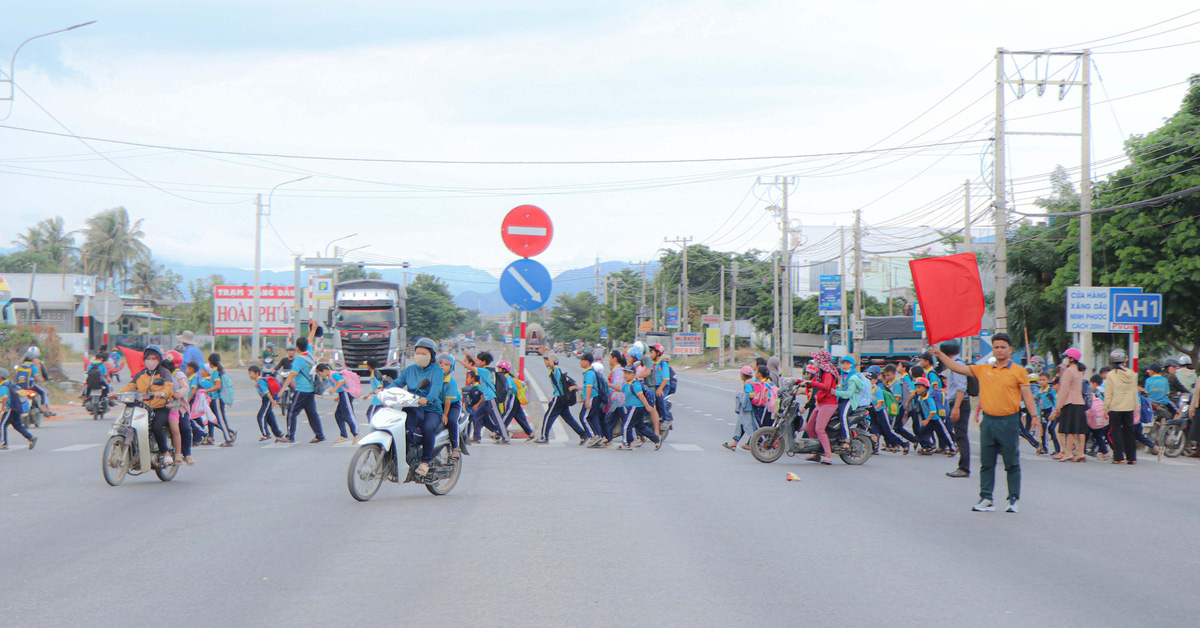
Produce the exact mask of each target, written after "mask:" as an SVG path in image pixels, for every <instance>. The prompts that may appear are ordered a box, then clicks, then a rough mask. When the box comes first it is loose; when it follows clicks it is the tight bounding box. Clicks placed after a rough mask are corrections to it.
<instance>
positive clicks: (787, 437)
mask: <svg viewBox="0 0 1200 628" xmlns="http://www.w3.org/2000/svg"><path fill="white" fill-rule="evenodd" d="M846 420H847V422H848V423H849V426H850V430H849V431H850V439H849V440H846V439H844V438H843V436H842V420H841V417H838V416H835V417H833V418H832V419H830V421H829V425H828V426H827V427H826V428H825V433H826V434H827V435H828V436H829V448H830V451H832V452H833V453H834V454H836V455H837V456H838V457H840V458H841V459H842V462H844V463H846V464H851V465H860V464H863V463H864V462H866V461H867V460H868V459H870V457H871V454H872V453H873V450H874V446H873V445H872V443H871V436H870V433H871V432H870V428H871V420H870V418H869V417H868V416H867V409H866V408H860V409H858V410H855V411H853V412H851V413H850V415H849V416H848V417H847V418H846ZM803 429H804V427H803V424H802V423H801V421H800V417H799V416H797V415H796V414H794V413H792V414H791V415H790V416H784V417H780V418H777V419H776V421H775V424H774V425H767V426H763V427H760V428H758V429H757V430H755V432H754V433H753V434H751V435H750V455H752V456H754V459H755V460H757V461H759V462H764V463H771V462H775V461H776V460H779V458H780V457H781V456H783V454H787V455H789V456H795V455H796V454H823V453H824V452H825V450H824V448H822V447H821V441H819V440H817V439H815V438H804V437H797V436H796V432H797V430H803Z"/></svg>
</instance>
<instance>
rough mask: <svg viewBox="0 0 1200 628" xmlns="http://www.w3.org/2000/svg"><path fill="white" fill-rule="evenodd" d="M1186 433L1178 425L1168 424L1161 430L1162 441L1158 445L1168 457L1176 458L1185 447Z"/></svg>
mask: <svg viewBox="0 0 1200 628" xmlns="http://www.w3.org/2000/svg"><path fill="white" fill-rule="evenodd" d="M1187 441H1188V439H1187V434H1185V433H1184V432H1183V428H1182V427H1181V426H1179V425H1168V426H1166V427H1164V428H1163V431H1162V443H1160V444H1159V447H1160V448H1161V449H1162V452H1163V454H1164V455H1166V457H1168V458H1178V457H1179V456H1180V455H1182V454H1183V450H1184V449H1186V448H1187Z"/></svg>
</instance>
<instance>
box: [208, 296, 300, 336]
mask: <svg viewBox="0 0 1200 628" xmlns="http://www.w3.org/2000/svg"><path fill="white" fill-rule="evenodd" d="M295 306H296V289H295V288H293V287H292V286H263V287H262V292H261V293H260V294H259V297H258V312H259V316H258V326H259V327H258V333H259V334H261V335H263V336H288V335H291V333H292V325H291V318H290V316H291V312H292V308H294V307H295ZM253 309H254V286H213V324H212V327H213V329H212V333H213V335H214V336H249V335H251V333H252V332H253V326H254V323H253V319H252V318H251V317H250V313H251V311H252V310H253Z"/></svg>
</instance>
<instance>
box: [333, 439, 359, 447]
mask: <svg viewBox="0 0 1200 628" xmlns="http://www.w3.org/2000/svg"><path fill="white" fill-rule="evenodd" d="M333 446H334V447H358V443H356V442H354V441H353V440H348V441H346V442H344V443H334V445H333Z"/></svg>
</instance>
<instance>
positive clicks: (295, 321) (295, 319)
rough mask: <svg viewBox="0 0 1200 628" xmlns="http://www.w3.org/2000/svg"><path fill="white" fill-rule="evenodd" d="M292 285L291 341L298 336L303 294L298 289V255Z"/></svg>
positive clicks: (293, 341)
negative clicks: (301, 296)
mask: <svg viewBox="0 0 1200 628" xmlns="http://www.w3.org/2000/svg"><path fill="white" fill-rule="evenodd" d="M292 286H293V291H294V292H293V294H294V295H295V296H294V301H293V302H294V303H295V305H294V306H293V308H292V343H295V342H296V339H297V338H299V337H300V295H302V294H304V293H303V292H301V290H300V255H299V254H297V255H296V268H295V270H293V271H292Z"/></svg>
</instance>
